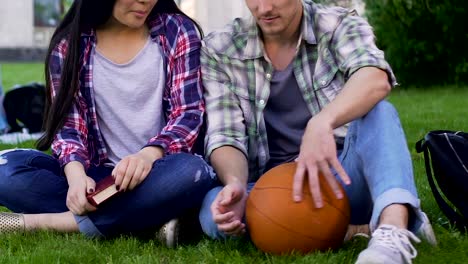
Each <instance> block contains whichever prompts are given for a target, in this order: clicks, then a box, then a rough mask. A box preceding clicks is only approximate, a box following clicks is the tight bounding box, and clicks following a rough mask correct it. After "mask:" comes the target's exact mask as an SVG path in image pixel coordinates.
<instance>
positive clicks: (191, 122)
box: [0, 0, 215, 237]
mask: <svg viewBox="0 0 468 264" xmlns="http://www.w3.org/2000/svg"><path fill="white" fill-rule="evenodd" d="M198 32H199V31H197V27H196V26H195V24H194V22H193V21H192V20H191V19H189V18H188V17H187V16H186V15H184V14H183V13H182V12H181V11H180V10H179V9H178V8H177V5H176V4H175V3H174V2H173V0H164V1H158V0H100V1H94V0H75V1H74V3H73V5H72V6H71V8H70V10H69V11H68V13H67V14H66V16H65V18H64V20H63V22H62V23H61V24H60V25H59V27H58V28H57V30H56V32H55V33H54V35H53V37H52V40H51V43H50V47H49V52H48V57H47V58H48V59H47V60H46V67H45V72H46V76H48V77H49V78H46V79H47V80H46V86H47V90H48V92H49V94H50V98H48V101H47V104H46V105H47V107H46V113H47V114H46V116H47V117H46V119H45V123H44V126H45V134H44V136H43V137H42V138H41V139H40V140H39V141H38V143H37V147H38V149H40V150H46V149H48V148H49V147H50V146H51V147H52V152H53V157H52V156H48V155H46V154H44V153H42V152H40V151H36V150H8V151H3V153H1V155H0V161H1V162H0V164H1V165H0V204H2V205H4V206H5V207H7V208H9V209H10V210H12V211H14V212H23V213H25V214H13V213H2V214H1V215H0V233H1V232H5V231H9V230H26V231H29V230H36V229H49V230H56V231H63V232H76V231H81V232H82V233H84V234H86V235H88V236H91V237H102V236H104V237H111V236H115V235H119V234H125V233H135V232H141V231H145V230H148V229H150V228H154V227H156V226H161V225H162V224H164V223H165V222H167V221H169V220H170V219H173V218H176V217H178V216H179V215H180V214H182V213H183V212H184V211H186V210H188V209H191V208H194V207H197V206H199V205H200V203H201V201H202V199H203V196H204V195H205V193H206V192H207V191H208V190H209V189H210V188H211V187H213V184H214V182H215V180H214V176H213V173H212V172H211V169H210V167H209V166H208V165H207V164H206V163H205V162H204V161H203V160H202V159H201V158H200V157H198V156H195V155H191V154H187V153H189V152H190V151H191V149H192V146H193V145H194V142H195V140H196V138H197V136H198V132H199V130H200V127H201V124H202V120H203V118H202V116H203V114H204V103H203V101H202V86H201V79H200V66H199V49H200V37H199V33H198ZM109 174H112V175H113V177H114V178H115V184H116V186H117V189H118V190H119V195H117V196H115V197H112V198H111V199H109V200H108V201H107V202H105V203H103V204H102V205H101V206H99V208H95V207H94V206H92V205H91V204H90V203H89V202H88V200H87V198H86V195H87V194H88V193H91V192H93V191H94V188H95V184H96V182H98V181H99V180H100V179H103V178H104V177H105V176H107V175H109ZM172 223H173V221H172ZM169 235H170V234H169Z"/></svg>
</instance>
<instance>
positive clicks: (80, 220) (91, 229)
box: [75, 215, 104, 238]
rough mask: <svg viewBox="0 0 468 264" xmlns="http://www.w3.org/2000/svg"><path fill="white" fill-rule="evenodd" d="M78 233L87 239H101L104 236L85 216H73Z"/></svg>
mask: <svg viewBox="0 0 468 264" xmlns="http://www.w3.org/2000/svg"><path fill="white" fill-rule="evenodd" d="M75 220H76V223H77V224H78V228H79V229H80V232H81V233H82V234H84V235H85V236H87V237H89V238H102V237H104V235H103V234H102V233H101V232H100V231H99V229H97V227H96V226H95V225H94V223H93V221H91V219H89V217H88V216H87V215H84V216H81V215H75Z"/></svg>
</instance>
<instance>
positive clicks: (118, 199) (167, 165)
mask: <svg viewBox="0 0 468 264" xmlns="http://www.w3.org/2000/svg"><path fill="white" fill-rule="evenodd" d="M112 169H113V168H112V167H105V166H100V167H90V168H89V169H88V171H87V174H88V176H89V177H91V178H93V179H94V180H95V181H99V180H100V179H102V178H104V177H105V176H107V175H109V174H110V173H111V171H112ZM215 184H216V178H215V175H214V173H213V171H212V169H211V167H210V166H209V165H208V164H207V163H206V162H205V161H204V160H203V159H202V158H200V157H198V156H195V155H191V154H185V153H180V154H173V155H168V156H166V157H164V158H161V159H159V160H157V161H156V162H155V163H154V164H153V168H152V170H151V172H150V173H149V175H148V177H147V178H146V179H145V180H144V181H143V182H142V183H140V185H138V186H137V187H136V188H135V189H133V190H132V191H127V192H123V193H121V194H120V195H118V196H115V197H113V198H112V199H110V200H109V201H107V202H106V203H103V204H102V205H101V206H100V207H99V208H98V210H96V211H94V212H90V213H88V214H87V215H85V216H75V219H76V221H77V224H78V227H79V229H80V231H81V232H82V233H84V234H85V235H87V236H89V237H112V236H117V235H120V234H129V233H142V232H145V231H146V230H150V229H154V228H157V227H158V226H161V225H162V224H164V223H166V222H167V221H169V220H171V219H173V218H176V217H178V216H180V215H182V214H183V213H185V211H187V210H189V209H193V208H197V207H199V206H200V205H201V202H202V200H203V197H204V196H205V194H206V193H207V192H208V191H209V190H210V189H211V188H213V187H214V186H215ZM67 191H68V183H67V179H66V178H65V176H64V175H63V172H62V170H61V168H60V165H59V163H58V161H57V160H56V159H55V158H53V157H51V156H49V155H47V154H44V153H42V152H40V151H36V150H30V149H27V150H25V149H17V150H7V151H1V152H0V205H3V206H5V207H7V208H8V209H10V210H12V211H13V212H21V213H28V214H37V213H60V212H66V211H69V210H68V208H67V206H66V196H67Z"/></svg>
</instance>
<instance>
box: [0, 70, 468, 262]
mask: <svg viewBox="0 0 468 264" xmlns="http://www.w3.org/2000/svg"><path fill="white" fill-rule="evenodd" d="M2 70H3V78H4V80H3V84H4V86H5V87H6V88H9V87H11V86H12V85H13V84H16V83H28V82H31V81H39V82H43V77H42V76H43V74H42V65H40V64H2ZM467 98H468V87H435V88H430V89H408V90H406V89H404V88H398V89H395V90H394V91H393V92H392V94H391V96H390V98H389V100H390V101H391V102H392V103H393V104H394V105H395V106H396V108H397V109H398V112H399V114H400V117H401V120H402V124H403V128H404V129H405V132H406V135H407V139H408V146H409V148H410V150H411V153H412V157H413V161H414V168H415V179H416V184H417V188H418V191H419V194H420V198H421V203H422V208H423V210H424V211H426V212H427V214H428V216H429V218H430V219H431V221H432V223H433V227H434V229H435V232H436V235H437V237H438V240H439V246H438V247H435V248H434V247H431V246H429V245H427V244H425V243H421V244H418V245H417V246H416V248H417V249H418V257H417V258H416V260H415V261H414V263H443V264H446V263H468V236H467V235H463V234H461V233H459V232H457V231H455V230H453V229H451V228H450V227H449V226H448V225H447V220H446V218H445V217H444V215H443V214H442V213H441V211H440V210H439V208H438V207H437V204H436V203H435V200H434V199H433V197H432V194H431V191H430V188H429V186H428V184H427V179H426V176H425V171H424V163H423V158H422V155H421V154H418V153H416V152H415V150H414V144H415V142H416V141H417V140H419V139H420V138H422V137H423V136H424V134H425V133H426V132H427V131H429V130H433V129H454V130H464V131H468V120H467V102H468V99H467ZM32 146H33V143H32V142H27V143H24V144H21V147H32ZM11 147H14V146H10V145H9V146H6V145H3V146H1V145H0V150H1V149H6V148H11ZM0 210H6V209H4V208H3V209H1V208H0ZM365 247H366V241H364V240H354V241H352V242H349V243H346V244H345V245H343V247H342V248H341V249H340V250H337V251H335V252H326V253H316V254H309V255H306V256H299V255H292V256H283V257H279V256H271V255H267V254H263V253H262V252H260V251H258V250H257V249H256V248H255V247H254V246H253V244H251V243H250V242H249V241H246V240H237V241H227V242H213V241H210V240H208V239H202V240H201V241H200V242H199V243H197V244H195V245H187V246H182V247H179V248H176V249H167V248H165V247H164V246H162V245H160V244H159V243H158V242H157V241H156V240H142V239H137V238H134V237H121V238H118V239H113V240H89V239H86V238H84V237H83V236H81V235H80V234H55V233H50V232H37V233H33V234H24V235H20V234H3V235H0V263H353V262H354V260H355V259H356V257H357V254H359V252H360V251H361V250H362V249H364V248H365Z"/></svg>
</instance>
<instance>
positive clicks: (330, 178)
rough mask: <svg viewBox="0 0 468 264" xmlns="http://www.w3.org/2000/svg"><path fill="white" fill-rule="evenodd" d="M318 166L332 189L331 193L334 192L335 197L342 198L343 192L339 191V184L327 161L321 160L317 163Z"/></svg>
mask: <svg viewBox="0 0 468 264" xmlns="http://www.w3.org/2000/svg"><path fill="white" fill-rule="evenodd" d="M319 167H320V172H322V174H323V177H324V178H325V180H326V181H327V183H328V185H329V186H330V188H331V189H332V191H333V193H334V194H335V196H336V198H338V199H342V198H343V193H342V191H341V188H340V186H339V183H338V182H337V180H336V178H335V176H334V175H333V173H332V172H331V169H330V166H329V165H328V163H327V162H322V163H320V164H319Z"/></svg>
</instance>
